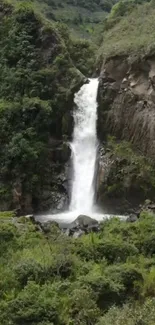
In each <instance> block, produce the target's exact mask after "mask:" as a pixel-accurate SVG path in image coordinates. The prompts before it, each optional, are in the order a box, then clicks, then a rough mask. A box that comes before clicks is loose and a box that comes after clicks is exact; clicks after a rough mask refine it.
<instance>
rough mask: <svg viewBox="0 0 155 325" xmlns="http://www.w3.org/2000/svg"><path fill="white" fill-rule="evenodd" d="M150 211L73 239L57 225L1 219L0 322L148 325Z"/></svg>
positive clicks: (154, 288)
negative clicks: (46, 226)
mask: <svg viewBox="0 0 155 325" xmlns="http://www.w3.org/2000/svg"><path fill="white" fill-rule="evenodd" d="M154 242H155V217H154V215H152V216H151V215H148V214H147V213H143V215H141V217H140V220H139V221H138V222H136V223H134V224H132V223H127V222H125V221H120V220H119V219H117V218H113V219H111V220H109V221H108V220H106V221H104V222H103V223H102V227H101V230H100V232H99V233H97V234H95V233H91V234H89V235H84V236H82V237H81V238H79V239H73V238H71V237H67V236H66V235H63V234H62V233H61V232H60V230H59V229H58V228H57V226H56V225H55V224H53V226H52V225H51V227H50V228H49V231H48V232H46V233H43V232H40V228H39V227H38V226H37V225H34V224H32V223H31V222H30V221H29V220H28V219H24V218H19V219H16V218H14V219H12V218H11V214H10V219H9V217H8V216H6V215H5V214H4V215H3V218H1V223H0V243H1V249H0V273H1V279H0V324H2V325H8V324H10V325H18V324H24V325H25V324H32V325H34V324H35V325H41V324H42V325H43V324H44V325H50V324H56V325H58V324H61V325H68V324H71V325H73V324H74V325H79V324H80V325H90V324H91V325H96V324H100V325H104V324H106V325H111V324H113V323H114V321H115V322H116V324H118V325H125V324H127V325H128V324H129V325H136V324H137V323H136V322H137V321H138V320H139V322H140V320H141V319H143V323H142V324H144V325H146V324H147V325H148V324H149V325H152V324H154V321H155V319H154V295H155V282H154V279H155V249H154V247H155V246H154Z"/></svg>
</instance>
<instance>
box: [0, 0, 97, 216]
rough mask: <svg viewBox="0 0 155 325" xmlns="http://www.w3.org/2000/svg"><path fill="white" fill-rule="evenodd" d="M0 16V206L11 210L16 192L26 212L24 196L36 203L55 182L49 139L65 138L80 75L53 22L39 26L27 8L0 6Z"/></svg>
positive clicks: (27, 6)
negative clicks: (14, 192)
mask: <svg viewBox="0 0 155 325" xmlns="http://www.w3.org/2000/svg"><path fill="white" fill-rule="evenodd" d="M0 13H1V21H0V35H1V37H0V193H1V195H0V204H1V209H6V205H7V208H10V207H11V208H12V190H13V188H15V189H16V188H18V192H19V194H20V195H21V197H22V200H23V203H21V204H22V205H23V211H24V209H25V205H26V204H27V203H26V200H27V199H26V196H27V194H28V195H29V196H30V197H31V198H30V201H31V202H32V201H35V202H37V201H39V200H40V199H41V196H42V194H41V193H42V190H43V188H44V185H43V184H45V180H46V179H47V180H48V179H51V178H53V183H54V172H53V170H52V168H51V166H50V165H51V161H50V160H51V157H50V154H51V147H50V138H52V137H56V138H57V139H62V135H63V136H64V137H65V135H66V136H67V135H68V134H69V128H70V125H69V119H68V116H69V115H70V113H69V111H70V109H71V108H72V98H73V93H74V91H75V89H76V87H79V85H80V84H81V81H82V80H83V76H82V74H80V72H78V71H77V69H76V68H75V65H74V64H73V62H72V60H71V58H70V54H69V52H68V50H67V46H68V48H69V45H70V48H71V46H72V45H71V44H72V42H71V40H70V38H69V35H68V44H65V42H64V40H63V36H62V34H61V31H60V29H58V26H57V24H56V25H53V24H47V22H43V21H42V20H41V18H40V17H38V16H37V15H36V14H35V13H34V11H33V9H32V8H31V6H29V5H27V4H23V5H21V4H18V6H17V7H15V8H14V7H12V6H11V5H10V4H7V3H4V2H1V4H0ZM88 48H89V47H88ZM87 52H88V51H87ZM77 61H78V59H77ZM91 64H92V63H91ZM81 66H82V63H81ZM91 69H92V65H91ZM32 193H35V194H32ZM32 196H33V197H32ZM28 200H29V199H28ZM30 201H29V203H30V206H31V202H30ZM5 202H6V203H5Z"/></svg>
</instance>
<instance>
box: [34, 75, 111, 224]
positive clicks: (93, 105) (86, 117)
mask: <svg viewBox="0 0 155 325" xmlns="http://www.w3.org/2000/svg"><path fill="white" fill-rule="evenodd" d="M97 89H98V79H90V80H89V83H87V84H85V85H83V86H82V87H81V89H80V90H79V92H78V93H77V94H75V98H74V102H75V106H76V107H75V109H74V131H73V141H72V143H71V149H72V166H73V175H72V190H71V202H70V207H69V211H66V212H64V213H59V214H55V215H51V214H50V215H49V214H48V215H44V216H40V217H38V218H40V220H44V221H45V220H48V219H52V220H56V221H57V222H65V223H70V222H72V221H74V220H75V219H76V218H77V217H78V216H79V215H80V214H86V215H88V216H90V217H93V218H95V219H96V220H103V218H104V217H106V216H105V215H103V214H99V213H96V212H95V211H94V209H93V207H94V196H95V170H96V158H97V151H98V141H97V134H96V121H97V101H96V97H97Z"/></svg>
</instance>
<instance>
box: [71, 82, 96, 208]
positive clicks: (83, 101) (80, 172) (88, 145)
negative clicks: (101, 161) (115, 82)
mask: <svg viewBox="0 0 155 325" xmlns="http://www.w3.org/2000/svg"><path fill="white" fill-rule="evenodd" d="M97 89H98V79H90V81H89V83H87V84H85V85H83V86H82V88H81V89H80V91H79V92H78V93H77V94H76V95H75V98H74V102H75V104H76V108H75V110H74V132H73V141H72V143H71V148H72V159H73V181H72V193H71V203H70V210H71V211H76V212H78V213H79V214H80V213H90V212H92V209H93V205H94V195H95V188H94V175H95V167H96V157H97V147H98V141H97V135H96V121H97V101H96V97H97Z"/></svg>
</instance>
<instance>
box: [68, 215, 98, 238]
mask: <svg viewBox="0 0 155 325" xmlns="http://www.w3.org/2000/svg"><path fill="white" fill-rule="evenodd" d="M67 228H68V229H69V230H70V232H69V235H70V236H71V235H73V234H75V233H76V232H77V231H79V230H81V231H83V232H84V233H89V232H91V231H95V232H97V231H99V223H98V221H97V220H95V219H93V218H91V217H89V216H86V215H80V216H78V217H77V219H75V221H73V222H72V223H71V224H69V225H68V227H67ZM78 237H79V236H78Z"/></svg>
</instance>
